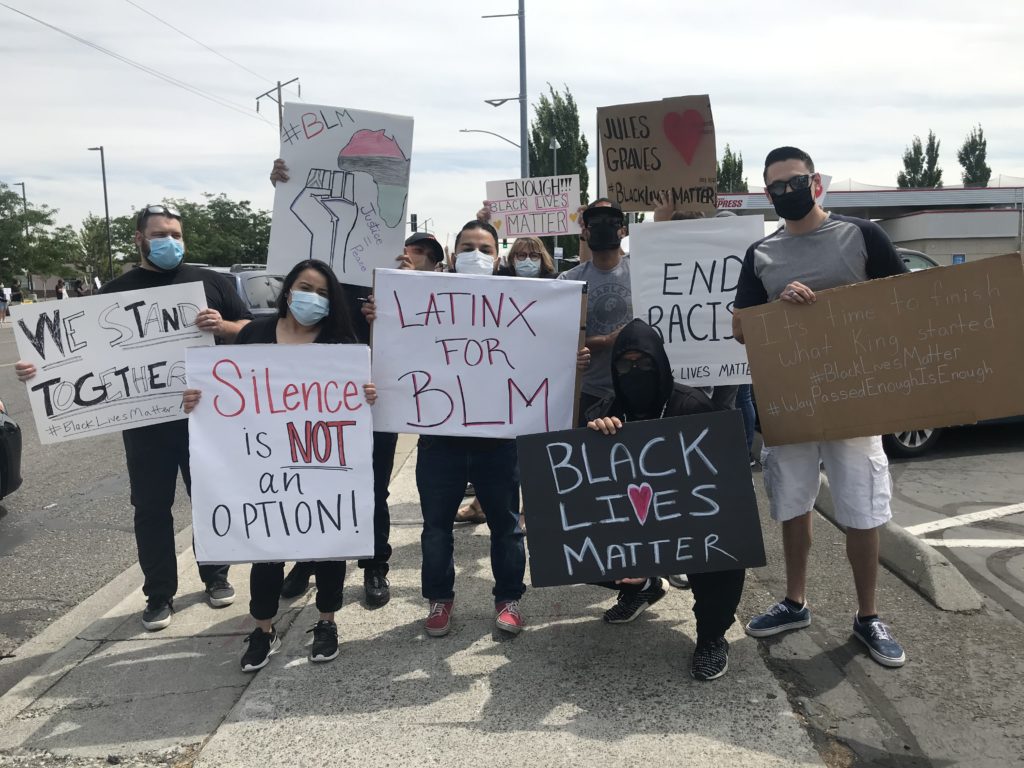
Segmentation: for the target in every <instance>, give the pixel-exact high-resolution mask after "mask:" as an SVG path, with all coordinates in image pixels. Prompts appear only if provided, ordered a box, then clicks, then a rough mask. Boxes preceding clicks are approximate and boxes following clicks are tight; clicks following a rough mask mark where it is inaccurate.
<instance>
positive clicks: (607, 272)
mask: <svg viewBox="0 0 1024 768" xmlns="http://www.w3.org/2000/svg"><path fill="white" fill-rule="evenodd" d="M581 218H582V221H583V231H582V237H583V238H584V239H585V240H586V241H587V244H588V245H589V247H590V251H591V253H592V256H591V259H590V261H587V262H584V263H582V264H579V265H578V266H575V267H573V268H572V269H570V270H568V271H566V272H562V273H561V274H560V275H559V276H558V279H559V280H580V281H583V282H585V283H586V284H587V323H586V326H587V327H586V347H587V349H589V350H590V354H591V361H590V367H589V368H587V371H586V373H585V374H584V375H583V386H582V388H581V394H580V410H579V413H580V418H579V426H581V427H582V426H585V425H586V423H587V422H588V421H589V420H590V419H591V418H592V415H593V413H595V412H598V411H600V410H602V409H603V407H604V405H603V404H602V403H603V401H605V400H610V399H611V397H612V396H613V394H614V392H613V389H612V371H611V351H612V345H614V344H615V339H616V337H617V336H618V333H619V331H620V330H622V328H623V326H625V325H626V323H628V322H629V321H630V320H632V319H633V298H632V294H631V288H630V279H629V257H628V256H627V255H626V254H624V253H623V252H622V248H621V245H622V239H623V238H624V237H625V236H626V217H625V215H624V214H623V213H622V210H621V209H620V208H619V207H618V206H615V205H614V204H613V203H612V202H611V201H610V200H608V199H607V198H600V199H599V200H595V201H594V202H593V203H591V204H590V205H589V206H587V208H586V210H585V211H583V215H582V216H581Z"/></svg>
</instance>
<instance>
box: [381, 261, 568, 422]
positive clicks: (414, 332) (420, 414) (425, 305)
mask: <svg viewBox="0 0 1024 768" xmlns="http://www.w3.org/2000/svg"><path fill="white" fill-rule="evenodd" d="M583 287H584V283H581V282H576V281H573V280H531V279H529V278H523V277H495V276H490V275H486V276H479V275H453V274H441V273H437V272H413V271H408V270H396V269H378V270H377V274H376V280H375V286H374V298H375V300H376V305H377V319H376V320H374V322H373V326H372V330H373V351H374V354H373V382H374V384H376V385H377V392H378V393H379V395H380V398H379V400H378V401H377V404H376V405H375V406H374V408H373V422H374V425H375V426H376V428H377V429H378V430H381V431H384V432H405V433H418V434H423V435H459V436H466V437H471V436H472V437H515V436H517V435H524V434H529V433H531V432H547V431H548V430H552V429H568V428H569V427H570V426H572V423H573V410H574V404H575V396H576V387H575V382H576V352H577V350H578V349H579V347H580V330H579V327H580V324H579V318H580V310H581V306H582V301H583Z"/></svg>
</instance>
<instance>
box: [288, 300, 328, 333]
mask: <svg viewBox="0 0 1024 768" xmlns="http://www.w3.org/2000/svg"><path fill="white" fill-rule="evenodd" d="M288 308H289V309H290V310H291V313H292V317H294V318H295V322H297V323H298V324H299V325H305V326H307V327H308V326H311V325H316V324H317V323H319V322H320V321H321V320H323V319H324V318H325V317H327V314H328V313H329V312H330V311H331V302H329V301H328V300H327V299H325V298H324V297H323V296H321V295H320V294H318V293H309V292H308V291H292V299H291V301H289V302H288Z"/></svg>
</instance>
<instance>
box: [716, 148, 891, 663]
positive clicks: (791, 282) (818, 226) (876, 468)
mask: <svg viewBox="0 0 1024 768" xmlns="http://www.w3.org/2000/svg"><path fill="white" fill-rule="evenodd" d="M764 166H765V167H764V181H765V193H766V194H767V195H768V197H769V199H771V201H772V205H773V206H774V207H775V211H776V212H777V213H778V214H779V218H780V219H783V220H784V221H785V227H783V228H782V229H779V230H778V231H776V232H775V233H773V234H771V235H769V236H768V237H766V238H764V239H763V240H759V241H758V242H756V243H754V244H753V245H752V246H750V248H749V249H748V250H747V254H746V258H745V259H744V261H743V267H742V269H741V271H740V278H739V284H738V286H737V288H736V302H735V307H736V308H737V309H742V308H744V307H753V306H758V305H760V304H766V303H768V302H769V301H774V300H776V299H780V300H782V301H786V302H789V303H791V304H795V305H801V304H811V303H813V302H814V301H815V295H814V292H815V291H823V290H826V289H828V288H836V287H839V286H842V285H849V284H851V283H859V282H863V281H864V280H870V279H873V278H878V277H888V276H890V275H897V274H900V273H902V272H906V271H907V269H906V266H904V264H903V261H902V260H901V259H900V258H899V256H898V255H897V253H896V251H895V249H894V248H893V246H892V243H891V242H890V241H889V238H888V237H887V236H886V234H885V232H884V231H882V229H881V228H880V227H879V226H878V225H877V224H874V223H872V222H870V221H866V220H863V219H856V218H853V217H848V216H838V215H836V214H828V213H826V212H825V211H824V210H822V209H821V207H820V206H818V204H817V203H816V202H815V195H814V191H815V187H817V186H818V185H820V184H821V177H820V176H819V175H818V174H816V173H815V172H814V163H813V161H812V160H811V158H810V156H809V155H808V154H807V153H806V152H803V151H802V150H799V149H797V148H796V147H779V148H778V149H774V150H772V151H771V152H769V153H768V157H767V158H766V159H765V163H764ZM733 335H734V336H735V338H736V340H737V341H739V342H740V343H743V333H742V328H741V327H740V323H739V321H738V319H737V318H735V316H734V318H733ZM761 461H762V464H763V465H764V481H765V487H766V488H767V489H768V495H769V498H770V501H771V513H772V517H773V518H774V519H775V520H776V521H779V522H781V523H782V542H783V552H784V556H785V559H786V596H785V598H784V599H782V600H780V601H779V602H778V603H776V604H775V605H773V606H772V607H771V608H770V609H769V610H768V611H767V612H765V613H763V614H761V615H760V616H755V617H754V618H753V619H751V620H750V622H749V623H748V624H747V626H746V630H747V634H749V635H751V636H753V637H768V636H770V635H777V634H779V633H780V632H785V631H787V630H791V629H799V628H801V627H806V626H808V625H810V623H811V612H810V611H809V610H808V608H807V604H806V590H807V556H808V554H809V552H810V548H811V521H812V516H811V509H812V508H813V506H814V500H815V499H816V498H817V495H818V486H819V484H820V477H821V476H820V474H819V466H820V464H819V463H820V462H824V465H825V472H826V473H827V474H828V478H829V484H830V486H831V489H832V497H833V498H834V499H835V501H836V518H837V519H838V521H839V523H840V524H841V525H842V526H843V527H844V528H846V553H847V557H848V559H849V561H850V566H851V568H852V570H853V581H854V585H855V587H856V590H857V604H858V611H857V614H856V615H855V616H854V619H853V633H854V636H855V637H857V639H858V640H860V641H861V642H863V643H864V644H865V645H866V646H867V648H868V651H869V653H870V654H871V657H872V658H873V659H874V660H875V661H877V662H878V663H879V664H882V665H884V666H887V667H900V666H903V664H904V663H905V662H906V654H905V653H904V652H903V648H902V646H900V644H899V643H898V642H897V641H896V639H895V638H894V637H893V636H892V633H891V632H890V631H889V628H888V627H887V626H886V625H885V624H884V623H883V622H882V621H881V620H880V619H879V618H878V613H877V610H876V606H875V592H876V589H875V586H876V582H877V578H878V541H879V538H878V529H879V527H881V526H882V525H884V524H885V523H886V522H887V521H888V520H889V519H890V518H891V517H892V512H891V510H890V508H889V500H890V497H891V495H892V480H891V479H890V477H889V464H888V460H887V459H886V456H885V452H884V451H883V450H882V440H881V438H880V437H877V436H875V437H859V438H852V439H849V440H828V441H821V442H811V443H797V444H793V445H778V446H771V447H766V448H765V450H764V451H763V453H762V454H761Z"/></svg>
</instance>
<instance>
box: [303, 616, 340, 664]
mask: <svg viewBox="0 0 1024 768" xmlns="http://www.w3.org/2000/svg"><path fill="white" fill-rule="evenodd" d="M310 632H312V633H313V647H312V648H310V650H309V660H310V661H315V662H323V661H333V660H334V659H336V658H338V625H337V624H335V623H334V622H333V621H327V620H326V619H321V620H320V621H318V622H317V623H316V624H314V625H313V628H312V629H309V630H306V634H309V633H310Z"/></svg>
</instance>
